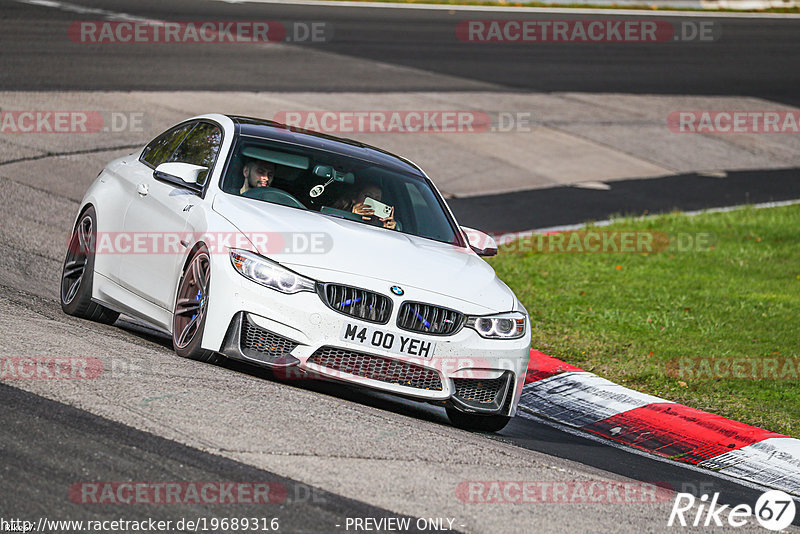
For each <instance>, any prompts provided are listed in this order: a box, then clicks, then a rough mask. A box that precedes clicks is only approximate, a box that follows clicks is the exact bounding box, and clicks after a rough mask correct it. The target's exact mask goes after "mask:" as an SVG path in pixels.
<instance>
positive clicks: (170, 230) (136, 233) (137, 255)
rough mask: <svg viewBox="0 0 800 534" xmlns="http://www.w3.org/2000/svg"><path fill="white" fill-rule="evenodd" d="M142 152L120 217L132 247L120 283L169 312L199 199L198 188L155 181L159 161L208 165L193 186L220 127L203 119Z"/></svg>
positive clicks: (212, 158) (214, 149) (216, 145)
mask: <svg viewBox="0 0 800 534" xmlns="http://www.w3.org/2000/svg"><path fill="white" fill-rule="evenodd" d="M185 126H188V128H179V129H177V131H176V132H174V133H173V135H171V136H167V137H166V138H165V139H164V140H162V142H160V143H158V144H156V146H154V147H153V150H152V151H148V152H145V153H143V156H142V161H141V162H140V163H141V167H140V168H139V169H137V172H136V173H133V174H135V180H134V181H135V182H138V183H136V184H135V187H136V194H135V197H134V199H133V201H132V202H131V203H130V204H129V205H128V208H127V210H126V212H125V216H124V223H123V225H124V231H125V234H126V235H127V236H129V237H130V238H131V242H132V244H133V249H134V250H133V251H132V252H131V253H130V254H128V255H127V257H126V258H125V259H124V260H123V261H122V262H121V265H120V277H119V278H120V283H121V284H122V285H123V286H124V287H126V288H127V289H129V290H131V291H133V292H134V293H136V294H137V295H139V296H140V297H142V298H144V299H146V300H148V301H150V302H152V303H154V304H156V305H157V306H159V307H161V308H164V309H166V310H169V311H172V305H173V299H174V295H175V288H176V287H177V283H178V276H179V273H180V270H181V268H182V267H183V266H182V264H181V262H182V260H183V257H184V253H185V246H184V245H183V244H182V243H181V240H183V239H184V236H185V234H186V231H187V222H186V221H187V218H188V215H189V211H190V210H191V208H192V207H193V206H194V205H195V204H197V203H198V202H201V201H202V199H201V197H200V196H199V194H198V192H197V190H196V189H195V190H193V189H191V188H189V187H187V186H186V185H182V184H181V183H174V182H170V181H166V180H160V179H156V178H155V177H154V176H153V170H154V169H155V167H157V166H158V165H159V164H161V163H165V162H180V163H191V164H194V165H201V166H203V167H207V168H208V169H209V170H208V171H206V172H205V173H203V174H202V175H201V176H200V177H199V179H198V184H199V185H201V186H202V185H204V184H205V180H206V179H207V177H208V176H209V174H210V171H211V169H212V168H213V165H214V163H215V162H216V159H217V156H218V154H219V149H220V146H221V144H222V128H221V127H220V126H218V125H216V124H213V123H211V122H207V121H197V122H195V123H190V124H188V125H185Z"/></svg>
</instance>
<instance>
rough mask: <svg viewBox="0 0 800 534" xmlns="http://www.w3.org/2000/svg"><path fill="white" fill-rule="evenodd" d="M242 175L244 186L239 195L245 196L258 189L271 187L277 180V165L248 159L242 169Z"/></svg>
mask: <svg viewBox="0 0 800 534" xmlns="http://www.w3.org/2000/svg"><path fill="white" fill-rule="evenodd" d="M242 174H244V185H242V188H241V189H240V190H239V193H240V194H242V195H243V194H245V193H246V192H247V191H249V190H250V189H253V188H256V187H269V186H270V185H271V184H272V180H274V179H275V164H274V163H270V162H269V161H263V160H260V159H248V160H246V161H245V163H244V167H242Z"/></svg>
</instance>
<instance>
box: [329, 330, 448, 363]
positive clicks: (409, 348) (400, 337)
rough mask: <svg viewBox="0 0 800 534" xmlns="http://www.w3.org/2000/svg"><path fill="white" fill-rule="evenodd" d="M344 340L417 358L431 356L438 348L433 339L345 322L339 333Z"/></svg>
mask: <svg viewBox="0 0 800 534" xmlns="http://www.w3.org/2000/svg"><path fill="white" fill-rule="evenodd" d="M339 339H341V340H342V341H349V342H350V343H357V344H359V345H363V346H365V347H370V348H372V347H374V348H377V349H383V350H388V351H389V352H393V353H395V354H402V355H403V356H415V357H417V358H431V357H433V351H434V349H435V348H436V343H434V342H433V341H424V340H422V339H418V338H415V337H413V336H407V335H405V334H395V333H393V332H386V331H384V330H380V329H378V328H372V327H371V326H361V325H357V324H350V323H345V325H344V326H343V327H342V333H341V334H340V335H339Z"/></svg>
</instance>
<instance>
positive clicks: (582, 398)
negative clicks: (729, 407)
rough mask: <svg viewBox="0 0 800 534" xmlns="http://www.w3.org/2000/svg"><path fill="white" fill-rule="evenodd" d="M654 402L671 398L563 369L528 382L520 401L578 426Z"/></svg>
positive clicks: (563, 421) (557, 419) (527, 406)
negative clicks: (661, 397) (655, 395)
mask: <svg viewBox="0 0 800 534" xmlns="http://www.w3.org/2000/svg"><path fill="white" fill-rule="evenodd" d="M655 402H658V403H664V402H669V401H666V400H664V399H660V398H658V397H654V396H652V395H647V394H646V393H640V392H638V391H634V390H632V389H628V388H626V387H623V386H620V385H619V384H615V383H614V382H611V381H610V380H606V379H605V378H601V377H599V376H597V375H596V374H593V373H587V372H580V373H579V372H571V373H561V374H557V375H554V376H551V377H548V378H545V379H544V380H539V381H538V382H531V383H529V384H526V385H525V387H523V389H522V397H521V398H520V401H519V403H520V406H523V407H525V408H527V409H529V410H532V411H534V412H536V413H538V414H541V415H543V416H544V417H547V418H548V419H552V420H554V421H558V422H560V423H564V424H567V425H570V426H575V427H584V426H586V425H589V424H592V423H596V422H597V421H602V420H603V419H607V418H609V417H613V416H615V415H617V414H620V413H622V412H627V411H629V410H633V409H635V408H641V407H642V406H647V405H648V404H652V403H655Z"/></svg>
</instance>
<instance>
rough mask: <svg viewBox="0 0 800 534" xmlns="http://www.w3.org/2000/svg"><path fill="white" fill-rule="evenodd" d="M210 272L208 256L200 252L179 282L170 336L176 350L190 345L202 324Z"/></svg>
mask: <svg viewBox="0 0 800 534" xmlns="http://www.w3.org/2000/svg"><path fill="white" fill-rule="evenodd" d="M210 270H211V265H210V263H209V257H208V254H207V253H205V252H201V253H199V254H197V255H196V256H195V257H194V258H193V259H192V262H191V263H190V264H189V267H188V268H187V269H186V274H184V276H183V279H182V280H181V286H180V288H179V289H178V300H177V302H176V305H175V319H174V324H173V334H172V335H173V338H174V343H175V347H176V348H179V349H183V348H185V347H186V346H187V345H188V344H189V343H191V342H192V340H193V339H194V336H195V334H197V332H198V331H199V329H200V326H201V325H202V324H203V318H204V317H205V312H206V304H207V302H208V282H209V274H210Z"/></svg>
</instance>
